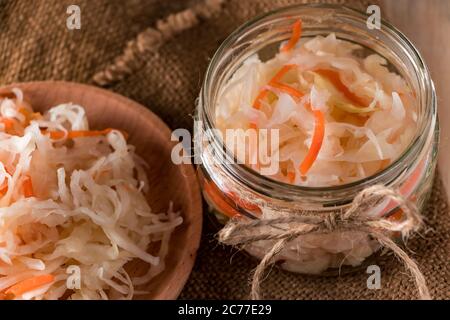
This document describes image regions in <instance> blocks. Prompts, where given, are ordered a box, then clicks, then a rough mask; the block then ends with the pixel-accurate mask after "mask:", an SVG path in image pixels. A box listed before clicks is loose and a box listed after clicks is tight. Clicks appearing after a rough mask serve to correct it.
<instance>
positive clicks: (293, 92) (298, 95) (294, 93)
mask: <svg viewBox="0 0 450 320" xmlns="http://www.w3.org/2000/svg"><path fill="white" fill-rule="evenodd" d="M295 67H297V65H295V64H287V65H285V66H283V67H282V68H281V69H280V71H278V72H277V74H276V75H275V76H274V77H273V78H272V80H270V81H269V85H270V86H271V87H273V88H276V89H278V90H280V91H283V92H285V93H287V94H289V95H290V96H292V97H293V98H296V99H297V100H299V99H301V97H303V93H301V92H300V91H299V90H297V89H295V88H293V87H291V86H289V85H287V84H283V83H281V82H280V81H281V78H283V76H284V75H285V74H286V73H288V72H289V71H290V70H292V69H293V68H295Z"/></svg>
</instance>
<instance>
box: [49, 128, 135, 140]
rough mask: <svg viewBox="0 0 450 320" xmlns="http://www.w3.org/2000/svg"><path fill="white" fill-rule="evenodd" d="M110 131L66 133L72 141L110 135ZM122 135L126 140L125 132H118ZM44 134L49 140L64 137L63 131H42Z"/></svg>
mask: <svg viewBox="0 0 450 320" xmlns="http://www.w3.org/2000/svg"><path fill="white" fill-rule="evenodd" d="M112 130H114V129H111V128H108V129H105V130H74V131H68V132H67V138H69V139H74V138H81V137H97V136H103V135H107V134H108V133H110V132H111V131H112ZM119 131H120V132H122V134H123V135H124V137H125V139H128V134H127V133H126V132H125V131H122V130H119ZM43 133H44V134H46V133H49V134H50V138H52V139H55V140H58V139H62V138H64V136H65V133H64V132H63V131H50V132H48V131H44V132H43Z"/></svg>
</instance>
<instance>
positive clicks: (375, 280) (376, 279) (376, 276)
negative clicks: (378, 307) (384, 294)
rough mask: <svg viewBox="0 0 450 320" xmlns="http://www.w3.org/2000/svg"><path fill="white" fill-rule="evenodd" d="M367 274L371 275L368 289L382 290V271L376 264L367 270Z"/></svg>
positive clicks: (368, 280)
mask: <svg viewBox="0 0 450 320" xmlns="http://www.w3.org/2000/svg"><path fill="white" fill-rule="evenodd" d="M366 273H367V274H370V276H369V277H368V278H367V289H370V290H379V289H381V269H380V267H379V266H377V265H376V264H373V265H370V266H368V267H367V269H366Z"/></svg>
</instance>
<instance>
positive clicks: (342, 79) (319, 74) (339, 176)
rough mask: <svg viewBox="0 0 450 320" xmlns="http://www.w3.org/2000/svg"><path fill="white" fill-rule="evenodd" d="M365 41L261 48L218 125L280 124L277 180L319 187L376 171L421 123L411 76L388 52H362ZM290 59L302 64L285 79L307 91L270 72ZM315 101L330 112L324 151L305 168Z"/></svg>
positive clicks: (321, 40)
mask: <svg viewBox="0 0 450 320" xmlns="http://www.w3.org/2000/svg"><path fill="white" fill-rule="evenodd" d="M358 49H360V47H359V46H357V45H354V44H351V43H349V42H346V41H343V40H339V39H337V38H336V36H335V35H334V34H330V35H329V36H327V37H322V36H318V37H315V38H313V39H311V40H309V41H304V42H302V43H300V44H298V45H297V46H296V48H294V49H293V50H292V51H291V52H289V53H278V54H277V55H276V56H275V57H273V58H272V59H270V60H268V61H265V62H263V61H261V60H260V59H259V57H258V56H257V55H254V56H252V57H250V58H248V59H247V60H246V61H245V62H244V63H243V64H242V65H241V66H240V67H239V68H238V70H237V71H236V72H235V74H234V75H232V77H231V79H230V80H229V81H228V82H227V83H226V84H225V85H224V86H223V88H222V89H221V90H220V91H219V97H218V101H217V107H216V125H217V127H218V128H219V129H220V130H222V131H223V132H224V133H225V131H226V130H227V129H244V130H247V129H249V128H253V127H254V126H255V125H256V127H257V128H259V129H269V130H271V129H279V130H280V131H279V132H280V144H279V148H278V149H276V150H272V154H271V159H272V160H273V161H278V162H279V170H278V172H276V173H274V174H273V175H271V177H272V178H274V179H276V180H280V181H283V182H287V183H294V184H297V185H302V186H312V187H319V186H333V185H341V184H346V183H350V182H354V181H357V180H359V179H361V178H363V177H367V176H370V175H373V174H375V173H376V172H378V171H380V170H382V169H383V168H385V167H386V166H388V165H389V164H390V163H392V162H393V161H395V159H396V158H398V157H399V156H400V155H401V153H402V152H403V151H404V150H405V149H406V148H407V147H408V145H409V144H410V142H411V140H412V138H413V135H414V134H415V128H416V127H417V123H416V121H417V115H416V111H417V101H416V99H415V97H414V94H413V93H412V91H411V89H410V88H409V86H408V84H407V82H406V81H405V80H404V79H403V78H402V77H401V76H399V75H397V74H395V73H393V72H391V71H389V69H388V68H387V67H386V64H387V62H386V60H385V59H384V58H382V57H380V56H378V55H376V54H372V55H369V56H367V57H366V58H361V57H360V55H357V54H356V53H355V50H358ZM286 65H295V66H296V67H295V68H294V69H293V70H291V71H289V72H288V73H287V74H285V75H284V76H283V79H282V82H283V83H284V84H286V85H289V86H290V87H292V88H294V89H295V90H298V91H300V92H302V94H303V97H302V98H301V99H295V97H293V96H291V95H290V94H289V92H285V91H280V89H278V88H277V87H273V88H271V85H270V79H272V78H273V77H274V76H275V75H276V74H277V72H278V71H280V69H281V68H282V67H283V66H286ZM263 89H269V90H270V94H269V95H267V97H266V98H264V99H262V100H261V108H254V102H255V99H256V97H257V96H258V93H259V92H260V91H261V90H263ZM311 108H313V109H315V110H320V111H321V112H323V114H324V116H325V137H324V139H323V143H322V146H321V149H320V152H319V154H318V156H317V159H316V160H315V162H314V163H313V165H312V167H311V168H310V170H309V172H308V173H307V174H306V175H302V174H301V173H300V171H299V165H300V163H301V162H302V160H303V159H304V158H305V155H306V154H307V152H308V149H309V147H310V146H311V142H312V138H313V132H314V116H313V113H312V110H311ZM281 128H282V129H281ZM224 136H225V135H224ZM225 143H226V144H227V145H228V147H230V148H234V149H233V150H232V151H233V152H235V153H236V154H241V152H242V150H245V152H244V153H245V154H247V155H248V153H249V150H250V148H249V145H248V142H247V143H241V144H239V145H237V146H236V145H231V144H230V142H229V141H225ZM277 157H278V159H277ZM247 159H254V157H253V156H252V155H250V156H247ZM247 164H248V165H249V166H251V167H252V168H253V169H255V170H259V169H261V166H258V165H255V164H254V163H251V164H250V163H247ZM327 167H328V168H332V169H333V170H326V168H327ZM288 173H295V176H296V179H295V180H294V181H290V180H289V179H290V178H289V175H288Z"/></svg>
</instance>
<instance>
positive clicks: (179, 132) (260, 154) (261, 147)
mask: <svg viewBox="0 0 450 320" xmlns="http://www.w3.org/2000/svg"><path fill="white" fill-rule="evenodd" d="M194 126H195V127H196V128H197V129H198V130H196V136H194V139H192V136H191V133H190V132H189V130H187V129H176V130H175V131H173V132H172V137H171V140H172V141H175V142H178V143H177V144H176V145H175V146H174V147H173V149H172V154H171V159H172V162H173V163H174V164H201V163H202V157H201V155H202V154H203V153H205V154H209V155H211V156H212V157H213V158H214V161H215V162H216V163H221V164H231V163H237V164H247V165H257V166H259V169H260V170H259V171H260V174H262V175H273V174H276V173H277V172H278V169H279V146H280V133H279V129H264V128H261V129H253V128H249V129H226V130H224V132H222V131H221V130H219V129H207V130H206V131H202V122H201V121H195V123H194ZM193 140H194V147H193V146H192V141H193ZM220 142H222V146H224V147H226V149H228V150H229V151H231V153H232V154H233V155H230V154H227V153H226V152H222V151H223V149H221V148H215V145H216V144H217V143H220Z"/></svg>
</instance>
